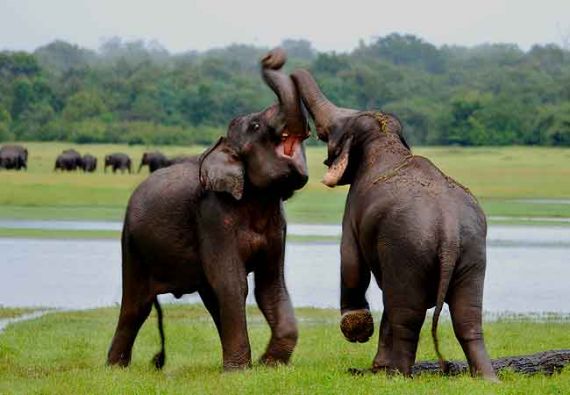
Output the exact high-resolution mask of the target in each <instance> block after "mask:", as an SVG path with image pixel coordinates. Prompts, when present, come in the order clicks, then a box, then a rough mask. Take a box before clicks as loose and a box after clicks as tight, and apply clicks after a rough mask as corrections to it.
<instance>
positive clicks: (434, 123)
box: [0, 34, 570, 146]
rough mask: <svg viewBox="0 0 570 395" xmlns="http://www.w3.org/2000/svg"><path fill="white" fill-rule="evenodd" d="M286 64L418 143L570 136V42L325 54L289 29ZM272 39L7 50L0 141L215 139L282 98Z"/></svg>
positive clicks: (414, 40)
mask: <svg viewBox="0 0 570 395" xmlns="http://www.w3.org/2000/svg"><path fill="white" fill-rule="evenodd" d="M282 46H283V47H284V48H285V49H286V50H287V52H288V54H289V62H288V65H287V68H288V70H292V69H293V68H296V67H306V68H308V69H310V70H311V71H312V72H313V73H314V75H315V77H316V79H317V81H318V82H319V83H320V85H321V87H322V88H323V91H324V92H325V93H326V94H327V95H328V97H329V98H330V99H331V100H332V101H333V102H335V103H336V104H338V105H341V106H346V107H353V108H359V109H382V110H384V111H388V112H392V113H394V114H396V115H397V116H398V117H399V118H400V119H401V120H402V121H403V123H404V125H405V134H406V136H407V137H408V139H409V140H410V141H411V143H412V144H432V145H433V144H439V145H446V144H455V145H504V144H539V145H564V146H570V51H569V50H568V49H567V48H566V49H564V48H561V47H560V46H557V45H544V46H538V45H537V46H534V47H532V48H531V49H530V50H528V51H523V50H521V49H520V48H519V47H517V46H516V45H512V44H486V45H481V46H476V47H470V48H466V47H458V46H442V47H436V46H434V45H432V44H430V43H427V42H425V41H424V40H422V39H420V38H418V37H415V36H412V35H400V34H391V35H389V36H386V37H380V38H378V39H375V40H373V41H372V42H370V43H367V44H365V43H363V42H361V43H360V44H359V46H358V47H357V48H356V49H354V50H353V51H352V52H350V53H334V52H332V53H319V52H317V51H316V50H315V49H314V48H313V47H312V46H311V43H310V42H308V41H305V40H285V41H284V42H283V43H282ZM267 50H268V48H261V47H255V46H250V45H231V46H228V47H225V48H220V49H212V50H209V51H205V52H187V53H180V54H171V53H169V52H168V51H167V50H165V49H164V48H163V47H162V46H161V45H160V44H157V43H155V42H144V41H133V42H125V41H122V40H121V39H117V38H115V39H111V40H108V41H106V42H105V43H104V44H103V45H102V46H101V47H100V48H99V50H97V51H92V50H88V49H84V48H81V47H78V46H76V45H73V44H70V43H67V42H63V41H55V42H53V43H50V44H48V45H46V46H43V47H40V48H38V49H37V50H36V51H34V52H33V53H25V52H6V51H5V52H0V141H5V140H40V141H41V140H45V141H50V140H62V141H73V142H77V143H91V142H125V143H130V144H191V143H210V142H211V141H212V140H213V139H214V138H215V137H217V136H219V135H221V134H222V133H224V131H225V127H226V125H227V124H228V122H229V121H230V120H231V118H233V117H234V116H236V115H239V114H243V113H248V112H253V111H258V110H260V109H262V108H264V107H266V106H268V105H269V104H270V103H272V102H273V101H274V100H275V98H274V96H273V94H272V93H271V91H270V90H269V89H268V88H267V87H266V86H265V85H264V84H263V83H262V80H261V78H260V73H259V66H258V61H259V58H260V57H261V56H262V55H263V54H264V53H265V52H266V51H267Z"/></svg>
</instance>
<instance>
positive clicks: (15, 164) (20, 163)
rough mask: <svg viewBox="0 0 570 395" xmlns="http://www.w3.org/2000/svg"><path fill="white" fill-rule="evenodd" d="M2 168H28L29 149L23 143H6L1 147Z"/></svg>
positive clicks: (0, 162)
mask: <svg viewBox="0 0 570 395" xmlns="http://www.w3.org/2000/svg"><path fill="white" fill-rule="evenodd" d="M0 168H4V169H6V170H11V169H14V170H20V169H26V170H27V169H28V150H27V149H26V148H24V147H22V146H21V145H16V144H12V145H4V146H3V147H2V148H0Z"/></svg>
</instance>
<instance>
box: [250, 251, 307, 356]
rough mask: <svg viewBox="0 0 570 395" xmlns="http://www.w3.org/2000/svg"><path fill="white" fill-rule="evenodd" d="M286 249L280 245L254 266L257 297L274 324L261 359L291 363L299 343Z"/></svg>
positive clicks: (262, 310) (260, 305) (267, 317)
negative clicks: (285, 268) (287, 277)
mask: <svg viewBox="0 0 570 395" xmlns="http://www.w3.org/2000/svg"><path fill="white" fill-rule="evenodd" d="M283 265H284V251H283V246H279V249H278V251H277V247H276V251H274V253H271V252H270V254H269V256H268V259H267V260H266V261H265V262H261V263H260V264H258V265H257V268H256V270H255V299H256V301H257V304H258V306H259V308H260V309H261V312H262V313H263V315H264V316H265V319H266V320H267V323H268V324H269V326H270V328H271V339H270V340H269V344H268V345H267V349H266V351H265V353H264V354H263V355H262V357H261V363H264V364H268V365H273V364H279V363H288V362H289V359H290V358H291V354H292V353H293V350H294V348H295V346H296V345H297V338H298V331H297V321H296V319H295V313H294V311H293V306H292V304H291V299H290V297H289V293H288V292H287V288H286V285H285V277H284V273H283Z"/></svg>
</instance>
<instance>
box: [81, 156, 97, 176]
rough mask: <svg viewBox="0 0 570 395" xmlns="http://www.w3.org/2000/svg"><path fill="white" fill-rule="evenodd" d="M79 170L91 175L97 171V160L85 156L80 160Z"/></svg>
mask: <svg viewBox="0 0 570 395" xmlns="http://www.w3.org/2000/svg"><path fill="white" fill-rule="evenodd" d="M81 168H82V169H83V171H84V172H87V173H93V172H94V171H95V170H96V169H97V158H96V157H94V156H93V155H90V154H85V155H83V157H82V158H81Z"/></svg>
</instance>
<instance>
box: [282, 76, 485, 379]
mask: <svg viewBox="0 0 570 395" xmlns="http://www.w3.org/2000/svg"><path fill="white" fill-rule="evenodd" d="M292 78H293V79H294V81H295V83H296V85H297V88H298V90H299V92H300V94H301V97H302V99H303V102H304V103H305V105H306V106H307V109H308V110H309V112H310V113H311V115H312V117H313V118H314V120H315V124H316V126H317V132H318V136H319V138H320V139H321V140H323V141H325V142H327V147H328V158H327V159H326V161H325V164H326V165H327V166H328V168H329V169H328V172H327V174H326V175H325V177H324V179H323V182H324V183H325V184H326V185H328V186H330V187H334V186H335V185H345V184H350V189H349V192H348V197H347V201H346V208H345V212H344V218H343V223H342V241H341V313H342V320H341V329H342V331H343V333H344V334H345V336H346V337H347V339H349V340H350V341H359V342H365V341H367V340H368V338H369V337H370V336H371V334H372V332H373V321H372V316H371V315H370V312H369V306H368V302H367V300H366V296H365V294H366V290H367V289H368V285H369V283H370V279H371V274H373V275H374V278H375V279H376V282H377V283H378V285H379V287H380V288H381V289H382V297H383V302H384V312H383V314H382V321H381V323H380V339H379V342H378V352H377V354H376V357H375V358H374V362H373V366H372V369H373V370H374V371H378V370H388V371H399V372H401V373H402V374H404V375H410V374H411V368H412V365H413V364H414V361H415V357H416V349H417V343H418V339H419V334H420V329H421V327H422V324H423V322H424V319H425V315H426V310H427V309H429V308H431V307H433V306H436V309H435V313H434V318H433V322H432V337H433V340H434V343H435V348H436V352H437V354H438V357H439V359H440V364H441V365H442V367H444V368H445V362H444V360H443V357H442V356H441V354H440V353H439V347H438V342H437V321H438V318H439V314H440V312H441V309H442V306H443V303H444V301H445V302H447V303H448V304H449V308H450V313H451V318H452V320H453V328H454V330H455V334H456V336H457V338H458V340H459V342H460V344H461V347H462V348H463V351H464V352H465V355H466V357H467V360H468V362H469V366H470V369H471V373H472V374H473V375H480V376H483V377H484V378H486V379H489V380H496V375H495V373H494V371H493V368H492V366H491V362H490V359H489V356H488V355H487V351H486V349H485V344H484V341H483V330H482V299H483V282H484V277H485V266H486V255H485V249H486V241H485V239H486V232H487V224H486V220H485V215H484V213H483V211H482V210H481V208H480V207H479V204H478V203H477V201H476V199H475V198H474V197H473V196H472V195H471V194H470V193H469V191H468V190H466V189H465V188H463V187H462V186H460V185H459V184H458V183H456V182H455V181H453V180H452V179H451V178H449V177H447V176H446V175H445V174H443V173H442V172H441V171H440V170H439V169H438V168H437V167H436V166H435V165H433V164H432V163H431V162H430V161H429V160H428V159H425V158H422V157H420V156H412V154H411V151H410V149H409V146H408V144H407V143H406V141H405V139H404V137H403V135H402V128H401V124H400V122H399V121H398V119H397V118H395V117H394V116H392V115H390V114H385V113H379V112H377V113H371V112H361V111H357V110H352V109H346V108H338V107H336V106H335V105H334V104H332V103H331V102H330V101H328V99H327V98H326V97H325V96H324V95H323V94H322V92H321V91H320V89H319V87H318V86H317V84H316V82H315V81H314V80H313V78H312V76H311V75H310V74H309V73H308V72H307V71H305V70H298V71H296V72H295V73H293V74H292Z"/></svg>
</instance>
